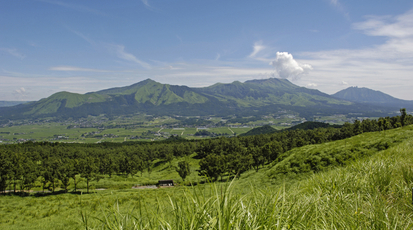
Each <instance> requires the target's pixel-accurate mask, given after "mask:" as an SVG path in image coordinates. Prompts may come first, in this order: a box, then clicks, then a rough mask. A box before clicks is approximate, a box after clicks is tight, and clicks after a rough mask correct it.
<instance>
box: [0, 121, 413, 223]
mask: <svg viewBox="0 0 413 230" xmlns="http://www.w3.org/2000/svg"><path fill="white" fill-rule="evenodd" d="M412 132H413V126H408V127H404V128H398V129H393V130H387V131H386V132H375V133H365V134H361V135H358V136H355V137H352V138H349V139H346V140H341V141H336V142H330V143H325V144H320V145H310V146H304V147H301V148H297V149H293V150H291V151H289V152H287V153H285V156H283V157H281V159H280V161H278V163H277V162H276V163H274V164H273V165H271V166H270V167H266V168H262V169H260V170H259V171H258V172H255V171H254V170H250V171H248V172H246V173H244V174H242V176H241V178H240V179H236V180H235V181H233V182H232V183H216V184H201V185H197V186H195V187H192V188H191V187H183V186H180V187H175V188H164V189H141V190H131V189H123V190H105V191H97V193H94V194H83V195H80V194H54V195H47V194H46V195H45V196H42V195H40V194H39V196H34V195H32V196H28V197H20V196H14V195H6V196H4V195H3V196H0V227H1V228H3V229H68V228H70V229H85V228H86V229H88V228H90V229H159V228H161V229H200V228H201V229H411V228H412V227H413V222H412V217H413V216H412V213H411V210H412V208H413V205H412V202H411V195H412V194H411V187H412V186H413V148H412V147H413V136H412ZM380 143H386V144H380ZM355 149H358V150H357V151H353V152H354V153H355V154H356V155H355V157H354V158H351V159H350V158H349V159H348V160H347V161H344V164H343V165H342V166H341V165H340V164H338V165H334V164H333V165H325V166H326V167H323V168H321V169H320V170H318V171H311V172H303V173H301V172H294V173H295V177H292V176H293V174H292V173H291V172H289V173H290V174H284V176H278V177H273V179H270V177H268V175H270V176H271V175H274V171H276V170H277V168H278V167H279V166H280V164H284V163H285V162H293V161H291V160H292V159H295V160H299V159H301V158H303V159H304V162H305V159H310V158H311V156H319V155H320V154H319V153H321V152H322V153H324V154H328V153H336V152H337V151H339V152H347V153H348V152H351V151H352V150H355ZM361 153H364V154H361ZM336 159H337V157H336ZM177 161H178V159H176V161H174V162H173V163H172V165H174V164H175V163H176V162H177ZM190 162H191V167H192V169H196V168H197V160H195V159H193V158H191V160H190ZM283 162H284V163H283ZM322 162H323V161H321V162H320V165H323V164H322ZM154 164H155V165H156V168H155V169H154V170H153V172H152V174H151V175H143V177H142V178H141V177H137V178H135V179H132V178H123V181H122V178H120V177H119V178H118V179H119V180H118V179H116V181H115V180H112V182H111V183H113V184H112V185H116V184H118V185H119V184H124V183H125V181H129V182H128V183H130V184H132V183H144V181H143V179H144V178H148V181H147V182H150V181H149V177H150V180H157V179H160V178H161V179H165V177H168V178H174V177H176V175H175V176H174V175H173V174H172V173H173V170H172V169H171V168H170V167H169V165H168V164H167V163H165V162H154ZM284 165H286V164H284ZM290 165H293V164H290ZM300 173H301V174H300ZM298 174H300V175H302V176H297V175H298ZM277 175H278V174H277ZM191 176H195V177H192V178H188V180H192V181H194V180H195V181H196V180H198V179H197V178H196V177H197V176H196V174H195V172H193V174H191ZM289 177H291V178H293V180H289ZM139 178H140V179H139ZM133 180H134V181H133ZM109 182H110V179H108V178H106V179H105V180H103V181H101V182H98V183H97V184H95V186H96V187H100V186H101V185H102V184H104V183H109ZM99 183H102V184H101V185H99Z"/></svg>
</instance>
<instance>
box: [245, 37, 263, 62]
mask: <svg viewBox="0 0 413 230" xmlns="http://www.w3.org/2000/svg"><path fill="white" fill-rule="evenodd" d="M252 48H253V51H252V53H251V54H250V55H249V56H248V57H250V58H255V57H256V56H257V54H258V53H259V52H261V51H262V50H264V49H265V48H266V47H265V46H263V45H262V41H259V42H255V43H254V46H253V47H252Z"/></svg>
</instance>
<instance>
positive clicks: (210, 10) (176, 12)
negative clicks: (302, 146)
mask: <svg viewBox="0 0 413 230" xmlns="http://www.w3.org/2000/svg"><path fill="white" fill-rule="evenodd" d="M269 77H279V78H287V79H289V80H290V81H291V82H293V83H294V84H297V85H300V86H304V87H308V88H313V89H318V90H320V91H322V92H325V93H328V94H332V93H335V92H337V91H339V90H341V89H345V88H347V87H349V86H358V87H368V88H371V89H375V90H380V91H383V92H385V93H388V94H390V95H392V96H395V97H398V98H402V99H407V100H413V94H412V93H411V92H412V89H413V2H412V1H407V0H406V1H405V0H398V1H382V0H374V1H372V0H371V1H370V0H364V1H344V0H313V1H306V0H305V1H304V0H302V1H298V0H297V1H287V0H279V1H274V0H268V1H267V0H260V1H246V0H237V1H235V0H233V1H224V0H208V1H207V0H196V1H194V0H193V1H190V0H187V1H181V0H122V1H113V0H88V1H80V0H79V1H78V0H72V1H63V0H60V1H57V0H16V1H6V0H3V1H0V100H39V99H41V98H44V97H48V96H50V95H51V94H53V93H55V92H59V91H70V92H76V93H86V92H91V91H97V90H101V89H105V88H111V87H119V86H126V85H130V84H133V83H136V82H139V81H142V80H144V79H147V78H151V79H153V80H155V81H158V82H161V83H168V84H176V85H188V86H193V87H202V86H208V85H212V84H214V83H216V82H222V83H229V82H232V81H236V80H238V81H242V82H243V81H246V80H250V79H263V78H269Z"/></svg>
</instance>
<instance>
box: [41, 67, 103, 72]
mask: <svg viewBox="0 0 413 230" xmlns="http://www.w3.org/2000/svg"><path fill="white" fill-rule="evenodd" d="M49 70H56V71H80V72H97V73H107V72H111V71H108V70H100V69H88V68H81V67H75V66H54V67H50V68H49Z"/></svg>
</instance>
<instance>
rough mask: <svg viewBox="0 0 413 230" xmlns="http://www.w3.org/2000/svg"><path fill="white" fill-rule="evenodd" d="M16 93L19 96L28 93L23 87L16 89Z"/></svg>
mask: <svg viewBox="0 0 413 230" xmlns="http://www.w3.org/2000/svg"><path fill="white" fill-rule="evenodd" d="M15 92H16V93H18V94H24V93H25V92H26V89H25V88H23V87H21V88H20V89H16V90H15Z"/></svg>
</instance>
